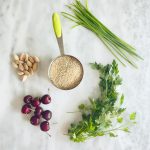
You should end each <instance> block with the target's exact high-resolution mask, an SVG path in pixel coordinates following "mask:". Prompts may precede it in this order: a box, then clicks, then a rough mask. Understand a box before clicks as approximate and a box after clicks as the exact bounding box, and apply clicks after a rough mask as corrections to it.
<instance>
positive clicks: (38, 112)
mask: <svg viewBox="0 0 150 150" xmlns="http://www.w3.org/2000/svg"><path fill="white" fill-rule="evenodd" d="M23 101H24V103H25V104H24V105H23V106H22V109H21V112H22V113H23V114H30V113H31V112H32V111H33V116H32V117H31V118H30V123H31V124H32V125H34V126H37V125H39V124H40V129H41V130H42V131H44V132H47V131H49V129H50V124H49V122H48V121H49V120H50V119H51V117H52V112H51V111H50V110H45V111H44V110H43V108H42V107H41V106H40V104H41V103H42V104H45V105H46V104H49V103H50V102H51V97H50V96H49V95H48V94H47V95H44V96H42V97H41V98H39V97H36V98H33V97H32V96H31V95H27V96H25V97H24V99H23ZM43 120H44V121H43Z"/></svg>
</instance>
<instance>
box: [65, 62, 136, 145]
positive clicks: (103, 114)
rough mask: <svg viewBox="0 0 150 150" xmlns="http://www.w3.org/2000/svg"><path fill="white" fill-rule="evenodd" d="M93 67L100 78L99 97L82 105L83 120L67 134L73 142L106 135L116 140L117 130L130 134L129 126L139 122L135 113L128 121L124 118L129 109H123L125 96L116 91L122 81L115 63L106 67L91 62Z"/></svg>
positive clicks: (71, 127)
mask: <svg viewBox="0 0 150 150" xmlns="http://www.w3.org/2000/svg"><path fill="white" fill-rule="evenodd" d="M91 66H92V68H93V69H95V70H97V71H98V72H99V75H100V82H99V90H100V91H99V92H100V96H99V97H98V98H89V101H90V103H89V104H81V105H79V107H78V108H79V111H80V112H81V115H82V120H81V121H79V122H78V123H72V124H71V126H70V128H69V130H68V135H69V136H70V139H71V140H72V141H74V142H84V141H85V140H87V139H89V138H92V137H97V136H104V135H109V136H110V137H116V136H117V131H118V130H121V131H124V132H130V131H129V126H131V125H133V124H135V123H136V122H135V119H136V113H135V112H133V113H131V114H130V115H129V118H128V120H126V119H125V118H124V117H123V115H122V114H123V113H124V111H125V110H126V108H123V107H122V104H123V102H124V95H121V96H120V94H119V93H118V91H117V87H118V86H119V85H121V83H122V79H121V78H120V76H119V69H118V64H117V63H116V61H113V62H112V64H108V65H106V66H103V65H102V64H97V63H94V64H93V63H92V64H91Z"/></svg>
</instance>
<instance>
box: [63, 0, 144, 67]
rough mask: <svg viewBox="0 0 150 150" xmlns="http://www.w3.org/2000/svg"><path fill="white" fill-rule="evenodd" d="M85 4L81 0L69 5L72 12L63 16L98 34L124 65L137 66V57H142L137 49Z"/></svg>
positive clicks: (64, 13)
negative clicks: (108, 26) (112, 30)
mask: <svg viewBox="0 0 150 150" xmlns="http://www.w3.org/2000/svg"><path fill="white" fill-rule="evenodd" d="M85 5H86V6H84V5H83V4H82V3H81V2H80V1H79V0H75V1H74V2H73V3H72V4H70V5H67V7H68V8H69V9H70V10H71V12H72V14H70V13H66V12H62V14H63V16H64V17H66V18H68V19H69V20H71V21H73V22H74V23H76V25H75V26H77V25H81V26H83V27H85V28H87V29H88V30H90V31H92V32H93V33H95V34H96V36H97V37H98V38H99V39H100V40H101V41H102V42H103V43H104V44H105V46H106V47H107V48H108V49H109V51H110V52H111V53H112V54H113V55H114V56H115V57H116V59H117V60H119V61H120V62H121V63H122V64H123V65H124V66H126V63H129V64H130V65H132V66H133V67H135V68H137V65H136V64H135V60H136V59H142V57H140V56H139V55H138V54H137V53H136V49H135V48H134V47H132V46H131V45H129V44H128V43H126V42H125V41H123V40H122V39H120V38H119V37H118V36H116V35H115V34H114V33H112V32H111V31H110V30H109V29H108V28H107V27H106V26H105V25H104V24H103V23H101V22H100V21H99V20H98V19H97V18H96V17H95V16H94V15H93V14H92V13H91V12H90V11H89V9H88V4H87V3H86V4H85Z"/></svg>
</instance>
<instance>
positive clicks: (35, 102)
mask: <svg viewBox="0 0 150 150" xmlns="http://www.w3.org/2000/svg"><path fill="white" fill-rule="evenodd" d="M40 104H41V102H40V98H38V97H36V98H34V99H33V101H32V106H33V107H38V106H39V105H40Z"/></svg>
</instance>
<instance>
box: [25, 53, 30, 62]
mask: <svg viewBox="0 0 150 150" xmlns="http://www.w3.org/2000/svg"><path fill="white" fill-rule="evenodd" d="M28 58H29V55H28V54H27V53H26V54H25V61H26V62H27V61H28Z"/></svg>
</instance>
